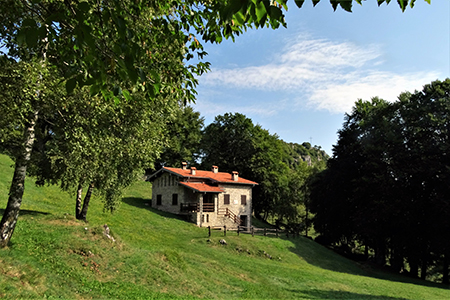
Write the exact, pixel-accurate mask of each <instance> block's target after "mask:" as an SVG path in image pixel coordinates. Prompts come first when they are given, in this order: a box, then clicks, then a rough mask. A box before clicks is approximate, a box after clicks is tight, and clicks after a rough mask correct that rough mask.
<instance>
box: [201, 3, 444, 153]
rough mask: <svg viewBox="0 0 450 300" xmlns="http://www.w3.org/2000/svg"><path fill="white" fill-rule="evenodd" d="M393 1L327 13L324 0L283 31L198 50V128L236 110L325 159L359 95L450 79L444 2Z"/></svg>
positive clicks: (390, 96) (292, 13)
mask: <svg viewBox="0 0 450 300" xmlns="http://www.w3.org/2000/svg"><path fill="white" fill-rule="evenodd" d="M395 2H396V1H392V3H391V4H389V5H385V4H384V5H382V6H381V7H378V6H377V4H376V1H375V0H368V1H366V2H364V4H363V5H362V6H360V5H358V4H356V3H355V4H354V7H353V13H347V12H345V11H343V10H341V9H338V10H337V11H336V12H334V11H333V9H332V7H331V5H330V4H329V1H326V0H322V1H321V2H320V3H319V4H318V5H317V6H316V7H314V8H313V7H312V3H311V1H306V2H305V4H304V6H303V7H302V8H301V9H298V8H297V7H296V6H295V4H294V2H293V1H289V2H288V4H289V5H290V6H289V11H288V12H287V15H286V20H287V24H288V28H287V29H286V28H279V29H277V30H271V29H266V28H265V29H258V30H255V29H253V30H249V31H247V32H246V33H244V34H243V35H241V36H239V37H238V38H237V39H236V41H235V42H234V43H233V42H232V41H225V42H223V43H222V44H220V45H211V44H208V45H206V51H207V52H208V53H209V55H208V56H207V58H206V60H207V61H209V62H211V71H210V72H209V73H207V74H206V75H203V76H202V77H200V78H199V86H198V88H197V91H198V96H197V100H196V104H195V105H193V107H194V109H195V110H197V111H199V112H200V113H201V115H202V116H203V117H205V124H209V123H211V122H213V121H214V117H215V116H217V115H222V114H225V113H227V112H231V113H235V112H239V113H242V114H244V115H246V116H247V117H249V118H251V119H252V120H253V122H254V123H255V124H260V125H261V126H262V127H263V128H264V129H267V130H269V131H270V133H272V134H274V133H276V134H277V135H278V136H279V137H280V138H281V139H283V140H284V141H286V142H295V143H300V144H301V143H303V142H311V141H312V144H313V145H319V146H321V147H322V149H324V150H325V151H326V152H327V153H328V154H330V155H331V153H332V151H331V149H332V145H333V144H335V143H336V141H337V130H339V129H340V128H341V127H342V123H343V121H344V114H345V112H350V111H351V108H352V106H353V104H354V102H355V101H356V100H358V99H364V100H370V98H372V97H374V96H379V97H381V98H384V99H386V100H389V101H395V100H396V98H397V96H398V95H399V94H400V93H401V92H403V91H414V90H420V89H421V88H422V86H423V85H424V84H427V83H430V82H431V81H433V80H436V79H439V80H444V79H445V78H447V77H450V1H448V0H432V1H431V2H432V3H431V5H429V4H427V3H426V2H425V1H423V0H417V1H416V5H415V7H414V8H413V9H410V8H408V9H407V10H406V11H405V12H404V13H402V12H401V10H400V8H399V7H398V5H397V3H395Z"/></svg>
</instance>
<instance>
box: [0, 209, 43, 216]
mask: <svg viewBox="0 0 450 300" xmlns="http://www.w3.org/2000/svg"><path fill="white" fill-rule="evenodd" d="M4 212H5V210H4V209H0V215H1V216H3V213H4ZM49 214H50V213H48V212H43V211H37V210H29V209H21V210H20V211H19V216H27V215H28V216H37V215H49Z"/></svg>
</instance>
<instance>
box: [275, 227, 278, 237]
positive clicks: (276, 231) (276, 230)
mask: <svg viewBox="0 0 450 300" xmlns="http://www.w3.org/2000/svg"><path fill="white" fill-rule="evenodd" d="M275 233H276V235H277V237H278V228H275Z"/></svg>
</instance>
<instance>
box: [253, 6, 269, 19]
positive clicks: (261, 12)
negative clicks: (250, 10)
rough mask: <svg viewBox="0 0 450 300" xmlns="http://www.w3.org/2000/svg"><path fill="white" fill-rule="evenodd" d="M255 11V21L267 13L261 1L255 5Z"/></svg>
mask: <svg viewBox="0 0 450 300" xmlns="http://www.w3.org/2000/svg"><path fill="white" fill-rule="evenodd" d="M255 13H256V17H257V21H258V22H259V21H260V20H261V19H262V18H263V17H264V16H265V15H267V10H266V7H265V5H264V3H263V2H262V1H258V3H256V5H255Z"/></svg>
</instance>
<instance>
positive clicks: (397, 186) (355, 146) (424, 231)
mask: <svg viewBox="0 0 450 300" xmlns="http://www.w3.org/2000/svg"><path fill="white" fill-rule="evenodd" d="M449 118H450V79H447V80H445V81H443V82H440V81H435V82H432V83H431V84H427V85H425V86H424V88H423V90H422V91H415V92H414V93H409V92H405V93H402V94H401V95H400V96H399V97H398V100H397V101H395V102H392V103H391V102H387V101H385V100H382V99H379V98H373V99H372V100H371V101H362V100H360V101H358V102H356V104H355V106H354V108H353V111H352V112H351V113H350V114H347V115H346V119H345V122H344V124H343V128H342V129H341V130H340V131H339V139H338V142H337V144H336V145H335V146H334V148H333V155H332V157H331V158H330V159H329V160H328V164H327V168H326V169H325V170H324V171H322V172H321V173H319V174H317V175H316V176H315V179H314V180H313V181H312V184H311V186H310V191H311V194H310V201H309V202H308V204H309V207H310V209H311V211H312V212H313V213H314V214H315V216H314V218H313V222H314V228H315V230H316V231H317V232H319V233H320V234H321V236H320V237H319V238H318V241H320V242H321V243H323V244H326V245H329V246H332V247H334V248H336V249H339V250H340V251H341V252H343V253H346V254H349V255H351V254H357V253H361V254H363V253H364V255H365V256H366V258H370V259H373V261H374V262H375V263H377V264H379V265H385V264H388V265H389V266H390V267H391V268H392V270H394V271H395V272H402V273H407V274H409V275H411V276H413V277H416V276H419V271H420V277H421V278H423V279H426V278H432V279H437V278H439V280H441V281H442V282H443V283H446V284H448V283H449V277H448V272H449V259H450V236H449V234H450V218H449V215H450V202H449V199H450V186H449V184H448V183H449V179H450V140H449V138H450V131H449V130H450V123H449Z"/></svg>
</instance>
